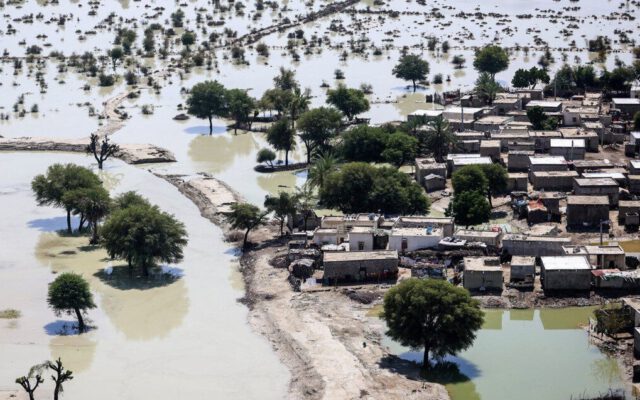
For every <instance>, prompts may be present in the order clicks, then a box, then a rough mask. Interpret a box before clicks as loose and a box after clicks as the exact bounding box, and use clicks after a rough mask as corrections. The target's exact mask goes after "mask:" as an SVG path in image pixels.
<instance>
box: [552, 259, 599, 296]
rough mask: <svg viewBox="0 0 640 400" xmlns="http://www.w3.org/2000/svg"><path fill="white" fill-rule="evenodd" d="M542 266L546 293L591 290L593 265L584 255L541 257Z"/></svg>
mask: <svg viewBox="0 0 640 400" xmlns="http://www.w3.org/2000/svg"><path fill="white" fill-rule="evenodd" d="M540 264H541V266H540V281H541V282H542V288H543V289H544V290H545V291H547V290H549V291H553V290H589V289H591V264H590V263H589V260H587V257H585V256H583V255H575V256H573V255H572V256H559V257H541V258H540Z"/></svg>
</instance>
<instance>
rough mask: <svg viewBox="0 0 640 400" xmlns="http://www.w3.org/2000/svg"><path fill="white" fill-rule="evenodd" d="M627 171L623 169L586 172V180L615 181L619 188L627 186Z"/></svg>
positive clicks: (583, 175)
mask: <svg viewBox="0 0 640 400" xmlns="http://www.w3.org/2000/svg"><path fill="white" fill-rule="evenodd" d="M626 173H627V171H625V170H624V169H621V168H610V169H607V170H602V171H600V172H584V173H583V174H582V178H584V179H613V180H614V181H615V182H616V183H617V184H618V186H627V175H626Z"/></svg>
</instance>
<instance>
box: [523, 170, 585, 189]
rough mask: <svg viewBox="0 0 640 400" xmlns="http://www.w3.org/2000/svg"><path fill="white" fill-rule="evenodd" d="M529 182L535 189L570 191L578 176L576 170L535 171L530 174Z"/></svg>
mask: <svg viewBox="0 0 640 400" xmlns="http://www.w3.org/2000/svg"><path fill="white" fill-rule="evenodd" d="M530 175H531V184H532V185H533V188H534V189H535V190H554V191H559V192H570V191H571V190H572V189H573V182H574V180H575V179H576V178H578V173H577V172H576V171H537V172H532V173H531V174H530Z"/></svg>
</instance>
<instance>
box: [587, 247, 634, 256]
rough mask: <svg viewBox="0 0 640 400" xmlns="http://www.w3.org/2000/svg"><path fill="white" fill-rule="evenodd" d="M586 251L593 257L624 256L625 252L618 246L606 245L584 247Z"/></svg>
mask: <svg viewBox="0 0 640 400" xmlns="http://www.w3.org/2000/svg"><path fill="white" fill-rule="evenodd" d="M584 249H585V250H586V251H587V253H588V254H593V255H603V254H604V255H624V254H625V252H624V250H623V249H622V247H620V246H618V245H606V246H584Z"/></svg>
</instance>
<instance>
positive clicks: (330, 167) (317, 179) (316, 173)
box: [307, 152, 338, 190]
mask: <svg viewBox="0 0 640 400" xmlns="http://www.w3.org/2000/svg"><path fill="white" fill-rule="evenodd" d="M337 163H338V159H337V158H336V157H335V156H334V155H333V154H332V153H331V152H327V153H325V154H320V155H318V156H316V157H315V158H314V160H313V164H312V165H311V168H309V176H308V179H307V183H308V184H309V186H310V187H311V188H318V190H322V188H323V187H324V183H325V182H326V180H327V176H328V175H329V174H330V173H331V172H333V171H334V170H335V169H336V165H337Z"/></svg>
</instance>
